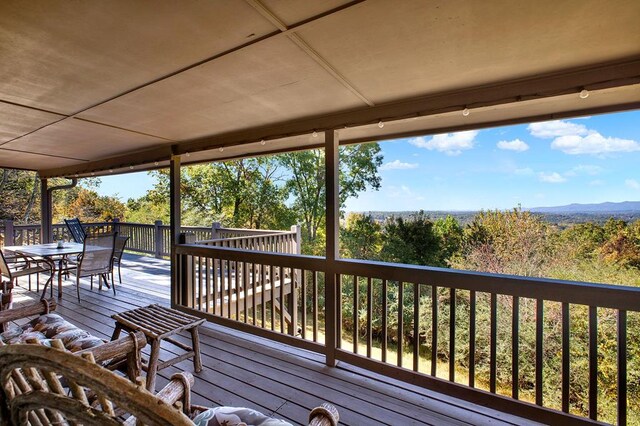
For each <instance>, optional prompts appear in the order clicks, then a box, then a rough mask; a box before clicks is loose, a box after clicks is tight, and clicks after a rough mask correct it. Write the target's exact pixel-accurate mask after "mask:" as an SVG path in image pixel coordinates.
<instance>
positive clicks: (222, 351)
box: [14, 255, 532, 425]
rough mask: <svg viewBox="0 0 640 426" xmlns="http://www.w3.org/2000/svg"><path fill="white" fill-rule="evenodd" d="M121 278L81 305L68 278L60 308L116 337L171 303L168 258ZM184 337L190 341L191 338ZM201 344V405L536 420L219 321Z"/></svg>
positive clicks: (390, 420)
mask: <svg viewBox="0 0 640 426" xmlns="http://www.w3.org/2000/svg"><path fill="white" fill-rule="evenodd" d="M122 279H123V284H122V285H118V286H117V291H118V294H117V296H116V297H114V296H113V293H112V292H111V291H110V290H106V289H105V290H103V291H102V292H99V291H98V290H97V289H94V290H93V291H91V290H90V289H89V285H88V284H86V285H84V286H82V290H81V298H82V302H81V303H80V304H79V303H78V301H77V299H76V297H75V289H74V288H73V284H72V281H67V282H65V284H64V290H65V294H64V297H63V299H62V300H61V301H60V303H59V307H58V310H57V311H58V313H60V314H61V315H63V316H64V317H65V318H66V319H68V320H69V321H70V322H72V323H74V324H76V325H78V326H80V327H82V328H84V329H86V330H87V331H89V332H91V333H93V334H95V335H96V336H100V337H103V338H110V337H111V333H112V331H113V320H112V319H111V315H112V314H114V313H116V312H121V311H123V310H127V309H131V308H135V307H140V306H145V305H148V304H150V303H160V304H164V305H168V304H169V263H168V262H167V261H164V260H158V259H154V258H150V257H142V256H134V255H125V257H124V259H123V270H122ZM20 284H21V285H22V286H23V287H20V288H17V289H16V290H14V291H15V302H16V303H19V304H22V303H27V302H29V301H30V300H32V299H33V300H37V298H38V295H37V294H36V293H35V292H29V291H28V290H26V289H25V288H24V287H26V279H24V278H23V279H22V281H21V282H20ZM34 290H35V288H34ZM180 339H183V340H184V342H185V343H188V342H189V339H188V338H187V336H186V335H184V336H180ZM201 344H202V356H203V359H202V361H203V365H204V368H203V371H202V372H201V373H199V374H195V377H196V385H195V388H194V392H195V393H194V395H193V400H194V402H195V403H198V404H202V405H210V406H215V405H235V406H246V407H251V408H254V409H257V410H260V411H262V412H264V413H268V414H269V415H272V416H274V417H278V418H283V419H286V420H288V421H290V422H292V423H296V424H303V423H305V422H306V419H307V415H308V413H309V410H310V409H311V408H313V407H314V406H317V405H319V404H320V403H321V402H323V401H327V402H330V403H332V404H334V405H336V407H338V410H339V412H340V424H345V425H376V424H392V425H422V424H432V425H461V424H465V425H468V424H473V425H482V424H487V425H488V424H491V425H499V424H517V425H523V424H532V423H531V422H528V421H526V420H523V419H521V418H517V417H514V416H511V415H508V414H504V413H501V412H498V411H495V410H491V409H488V408H485V407H481V406H478V405H473V404H469V403H467V402H465V401H461V400H458V399H454V398H451V397H449V396H446V395H442V394H438V393H435V392H431V391H428V390H425V389H422V388H418V387H414V386H411V385H408V384H405V383H402V382H399V381H396V380H393V379H390V378H387V377H383V376H379V375H377V374H375V373H372V372H368V371H365V370H362V369H358V368H355V367H353V366H350V365H347V364H344V363H340V364H339V365H338V366H337V367H335V368H329V367H327V366H326V365H325V364H324V359H323V357H322V356H321V355H318V354H315V353H311V352H308V351H305V350H301V349H297V348H293V347H290V346H287V345H283V344H280V343H276V342H273V341H270V340H266V339H263V338H259V337H256V336H252V335H249V334H245V333H241V332H238V331H235V330H232V329H228V328H225V327H220V326H217V325H213V324H206V325H205V326H204V327H203V328H202V329H201ZM146 349H147V350H148V347H147V348H146ZM174 351H176V352H178V351H179V350H178V349H175V348H174V347H172V346H171V345H167V347H164V346H163V351H162V352H161V359H162V358H163V355H164V357H165V358H167V357H168V356H167V355H170V354H173V352H174ZM180 370H187V371H193V364H192V362H191V361H190V360H189V361H183V362H181V363H179V364H177V365H176V366H174V367H169V368H167V369H165V370H162V371H161V372H160V374H159V376H158V384H157V388H158V389H160V387H161V386H163V385H164V384H165V383H166V382H167V378H168V377H170V376H171V374H173V373H175V372H178V371H180ZM305 424H306V423H305Z"/></svg>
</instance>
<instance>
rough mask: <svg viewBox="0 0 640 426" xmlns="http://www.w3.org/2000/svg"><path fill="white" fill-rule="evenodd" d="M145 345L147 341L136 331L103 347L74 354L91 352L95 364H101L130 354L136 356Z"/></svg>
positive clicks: (142, 334)
mask: <svg viewBox="0 0 640 426" xmlns="http://www.w3.org/2000/svg"><path fill="white" fill-rule="evenodd" d="M146 344H147V339H146V337H145V336H144V333H142V332H141V331H137V332H135V333H130V334H129V335H127V336H123V337H121V338H119V339H117V340H112V341H110V342H106V343H105V344H104V345H100V346H95V347H93V348H88V349H83V350H81V351H78V352H76V354H77V355H82V354H83V353H87V352H91V353H92V354H93V358H94V359H95V360H96V362H97V363H101V362H104V361H108V360H111V359H122V358H124V357H125V356H127V355H130V354H134V355H137V354H139V353H140V350H142V348H144V347H145V346H146Z"/></svg>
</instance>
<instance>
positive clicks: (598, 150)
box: [551, 130, 640, 155]
mask: <svg viewBox="0 0 640 426" xmlns="http://www.w3.org/2000/svg"><path fill="white" fill-rule="evenodd" d="M551 148H552V149H557V150H559V151H562V152H564V153H565V154H570V155H580V154H592V155H605V154H611V153H614V152H634V151H640V143H638V142H637V141H634V140H631V139H620V138H612V137H604V136H602V135H601V134H600V133H598V132H596V131H594V130H590V131H589V134H587V135H586V136H581V135H566V136H560V137H558V138H555V139H554V140H553V142H551Z"/></svg>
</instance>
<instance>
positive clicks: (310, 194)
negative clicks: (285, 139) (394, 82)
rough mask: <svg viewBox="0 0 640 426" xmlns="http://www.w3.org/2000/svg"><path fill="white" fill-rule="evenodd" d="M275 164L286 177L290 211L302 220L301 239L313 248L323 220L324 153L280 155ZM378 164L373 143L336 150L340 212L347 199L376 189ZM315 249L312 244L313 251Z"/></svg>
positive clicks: (379, 179)
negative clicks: (338, 161) (366, 190)
mask: <svg viewBox="0 0 640 426" xmlns="http://www.w3.org/2000/svg"><path fill="white" fill-rule="evenodd" d="M278 161H279V162H280V164H282V165H283V166H284V167H285V169H286V170H287V173H288V174H289V175H290V177H289V179H288V180H287V182H286V184H285V188H287V190H288V191H289V194H291V195H292V196H293V202H292V204H291V209H292V210H293V211H294V212H296V214H298V215H299V217H300V219H301V221H302V227H303V229H302V238H303V240H307V241H309V242H310V243H311V244H312V245H315V244H314V243H315V242H316V239H317V236H318V231H319V230H320V229H321V228H322V226H323V225H324V223H325V217H326V206H325V202H326V179H325V173H324V151H323V150H320V149H314V150H309V151H300V152H291V153H286V154H281V155H279V156H278ZM381 164H382V155H381V154H380V146H379V145H378V144H377V143H368V144H359V145H349V146H342V147H340V176H339V180H340V194H339V198H340V208H341V209H342V208H343V207H344V203H345V202H346V200H347V199H348V198H352V197H357V196H358V194H359V193H360V192H362V191H364V190H365V189H367V188H373V189H375V190H378V189H379V188H380V182H381V178H380V176H379V175H378V167H380V165H381ZM317 249H318V247H317V245H316V249H315V250H314V252H315V251H317ZM310 254H315V253H310Z"/></svg>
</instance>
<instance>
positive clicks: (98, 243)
mask: <svg viewBox="0 0 640 426" xmlns="http://www.w3.org/2000/svg"><path fill="white" fill-rule="evenodd" d="M115 238H116V234H115V233H114V234H89V235H87V236H86V237H85V239H84V247H83V249H82V254H81V255H80V256H79V257H78V262H77V263H72V262H68V263H67V266H66V270H65V272H72V273H74V274H75V275H76V290H77V292H78V301H80V278H83V277H92V280H91V288H92V289H93V276H94V275H97V276H98V281H99V285H100V286H99V288H100V289H101V290H102V281H103V280H104V283H105V284H106V286H107V288H109V287H112V288H113V294H114V295H115V294H116V286H115V285H113V286H110V285H109V274H110V273H111V267H112V263H113V253H114V251H115Z"/></svg>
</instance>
